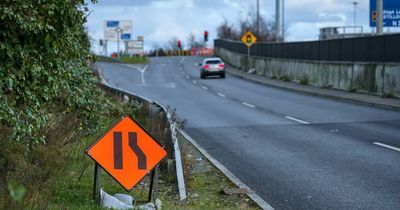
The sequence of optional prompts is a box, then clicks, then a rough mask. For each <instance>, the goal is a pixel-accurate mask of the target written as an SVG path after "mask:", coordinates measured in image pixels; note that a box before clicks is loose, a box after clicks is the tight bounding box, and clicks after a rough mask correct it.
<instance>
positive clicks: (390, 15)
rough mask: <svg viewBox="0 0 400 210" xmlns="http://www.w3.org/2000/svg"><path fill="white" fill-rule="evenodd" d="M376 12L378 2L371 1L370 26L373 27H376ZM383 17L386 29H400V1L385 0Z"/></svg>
mask: <svg viewBox="0 0 400 210" xmlns="http://www.w3.org/2000/svg"><path fill="white" fill-rule="evenodd" d="M376 10H377V7H376V0H370V11H369V25H370V26H371V27H376V20H377V11H376ZM382 17H383V26H384V27H400V0H384V1H383V12H382Z"/></svg>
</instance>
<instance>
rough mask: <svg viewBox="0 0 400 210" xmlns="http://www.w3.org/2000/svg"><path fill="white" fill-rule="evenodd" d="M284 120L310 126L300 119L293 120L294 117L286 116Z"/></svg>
mask: <svg viewBox="0 0 400 210" xmlns="http://www.w3.org/2000/svg"><path fill="white" fill-rule="evenodd" d="M285 118H286V119H288V120H292V121H295V122H298V123H301V124H304V125H308V124H310V123H309V122H306V121H304V120H300V119H297V118H294V117H290V116H286V117H285Z"/></svg>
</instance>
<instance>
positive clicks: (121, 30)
mask: <svg viewBox="0 0 400 210" xmlns="http://www.w3.org/2000/svg"><path fill="white" fill-rule="evenodd" d="M132 29H133V23H132V21H131V20H106V21H104V39H106V40H110V41H118V39H120V40H129V39H131V37H132ZM118 35H119V37H118Z"/></svg>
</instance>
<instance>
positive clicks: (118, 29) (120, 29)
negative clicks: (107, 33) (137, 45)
mask: <svg viewBox="0 0 400 210" xmlns="http://www.w3.org/2000/svg"><path fill="white" fill-rule="evenodd" d="M115 31H116V32H117V53H118V55H119V40H120V37H121V32H122V28H120V27H117V28H116V29H115Z"/></svg>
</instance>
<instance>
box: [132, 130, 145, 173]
mask: <svg viewBox="0 0 400 210" xmlns="http://www.w3.org/2000/svg"><path fill="white" fill-rule="evenodd" d="M129 146H130V147H131V149H132V150H133V151H134V152H135V153H136V156H137V157H138V168H139V169H142V170H144V169H146V165H147V164H146V162H147V159H146V155H145V154H144V152H143V151H142V150H141V149H140V148H139V146H138V144H137V135H136V132H129Z"/></svg>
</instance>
